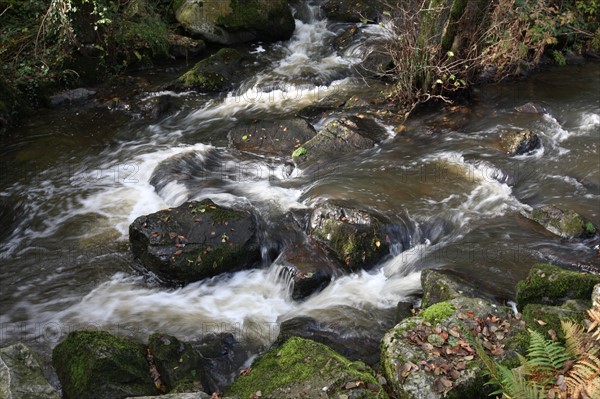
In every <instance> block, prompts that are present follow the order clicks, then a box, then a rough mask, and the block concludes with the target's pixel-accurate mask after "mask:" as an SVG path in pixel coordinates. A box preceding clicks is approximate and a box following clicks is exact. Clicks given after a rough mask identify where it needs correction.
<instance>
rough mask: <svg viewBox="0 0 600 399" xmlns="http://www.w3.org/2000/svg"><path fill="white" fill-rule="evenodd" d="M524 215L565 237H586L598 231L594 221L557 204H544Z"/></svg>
mask: <svg viewBox="0 0 600 399" xmlns="http://www.w3.org/2000/svg"><path fill="white" fill-rule="evenodd" d="M523 215H525V216H526V217H527V218H529V219H531V220H533V221H534V222H537V223H539V224H541V225H542V226H544V228H545V229H546V230H548V231H549V232H551V233H553V234H556V235H557V236H560V237H563V238H569V239H571V238H585V237H591V236H594V235H595V234H596V233H597V229H596V226H594V224H593V223H592V222H590V221H589V220H586V219H585V218H583V217H582V216H581V215H579V214H578V213H577V212H575V211H573V210H571V209H567V210H562V209H560V208H558V207H556V206H552V205H550V206H548V205H544V206H541V207H538V208H535V209H534V210H533V211H532V212H531V213H523Z"/></svg>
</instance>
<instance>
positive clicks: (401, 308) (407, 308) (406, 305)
mask: <svg viewBox="0 0 600 399" xmlns="http://www.w3.org/2000/svg"><path fill="white" fill-rule="evenodd" d="M413 307H414V306H413V304H412V302H403V301H401V302H398V304H397V305H396V313H395V315H394V321H395V322H396V324H397V323H400V322H401V321H402V320H404V319H406V318H407V317H410V316H412V314H413V313H412V311H413Z"/></svg>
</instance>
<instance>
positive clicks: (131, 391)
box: [52, 331, 158, 399]
mask: <svg viewBox="0 0 600 399" xmlns="http://www.w3.org/2000/svg"><path fill="white" fill-rule="evenodd" d="M52 365H53V367H54V369H55V370H56V374H57V375H58V378H59V380H60V383H61V385H62V388H63V391H64V394H65V397H68V398H77V399H88V398H89V399H118V398H126V397H129V396H144V395H155V394H157V393H158V391H157V390H156V389H155V388H154V383H153V381H152V379H151V378H150V371H149V366H148V362H147V360H146V348H145V347H144V345H142V344H140V343H137V342H135V341H133V340H131V339H128V338H124V337H118V336H114V335H112V334H109V333H108V332H105V331H75V332H72V333H70V334H69V335H68V336H67V338H65V339H64V340H63V341H62V342H61V343H60V344H58V345H57V346H56V347H55V348H54V350H53V352H52Z"/></svg>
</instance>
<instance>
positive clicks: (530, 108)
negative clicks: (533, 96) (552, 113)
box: [515, 102, 548, 114]
mask: <svg viewBox="0 0 600 399" xmlns="http://www.w3.org/2000/svg"><path fill="white" fill-rule="evenodd" d="M515 111H517V112H520V113H523V114H545V113H547V112H548V111H546V108H544V107H542V106H541V105H540V104H537V103H533V102H528V103H525V104H523V105H519V106H518V107H515Z"/></svg>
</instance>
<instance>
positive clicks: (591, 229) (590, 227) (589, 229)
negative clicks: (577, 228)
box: [585, 222, 596, 235]
mask: <svg viewBox="0 0 600 399" xmlns="http://www.w3.org/2000/svg"><path fill="white" fill-rule="evenodd" d="M585 232H586V234H588V235H593V234H596V226H594V223H592V222H586V224H585Z"/></svg>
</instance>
